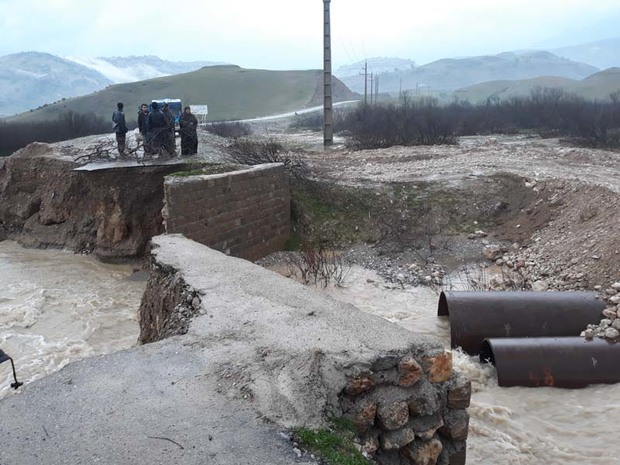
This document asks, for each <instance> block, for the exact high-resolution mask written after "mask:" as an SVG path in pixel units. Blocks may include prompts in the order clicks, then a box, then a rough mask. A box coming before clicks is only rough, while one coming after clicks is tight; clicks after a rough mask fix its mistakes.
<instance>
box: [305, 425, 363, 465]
mask: <svg viewBox="0 0 620 465" xmlns="http://www.w3.org/2000/svg"><path fill="white" fill-rule="evenodd" d="M293 435H294V436H295V438H296V439H297V440H298V441H299V442H300V443H301V445H302V446H303V447H304V448H306V449H308V450H310V451H311V452H313V453H314V454H315V455H318V456H319V457H321V458H322V459H323V460H325V461H326V462H327V463H328V464H329V465H369V464H371V463H372V462H371V461H369V460H368V459H366V457H364V456H363V455H362V453H361V452H360V451H359V450H357V448H356V447H355V445H354V442H353V441H354V439H355V437H356V433H355V427H354V426H353V423H351V422H350V421H349V420H347V419H345V418H332V419H331V427H330V428H327V429H319V430H310V429H307V428H296V429H294V430H293Z"/></svg>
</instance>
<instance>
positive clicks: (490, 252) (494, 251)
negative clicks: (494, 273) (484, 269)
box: [482, 244, 502, 261]
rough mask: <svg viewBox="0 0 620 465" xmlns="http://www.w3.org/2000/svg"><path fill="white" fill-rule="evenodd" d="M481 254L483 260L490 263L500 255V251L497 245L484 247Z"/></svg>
mask: <svg viewBox="0 0 620 465" xmlns="http://www.w3.org/2000/svg"><path fill="white" fill-rule="evenodd" d="M482 253H483V255H484V258H486V259H487V260H490V261H494V260H495V259H497V258H498V257H499V255H500V254H501V253H502V249H501V247H500V246H499V245H496V244H492V245H487V246H485V247H484V249H482Z"/></svg>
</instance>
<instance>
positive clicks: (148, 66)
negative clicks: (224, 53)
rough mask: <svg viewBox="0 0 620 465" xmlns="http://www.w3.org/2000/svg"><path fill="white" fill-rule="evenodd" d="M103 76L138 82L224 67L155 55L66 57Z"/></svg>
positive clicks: (213, 63) (117, 82)
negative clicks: (212, 67) (164, 58)
mask: <svg viewBox="0 0 620 465" xmlns="http://www.w3.org/2000/svg"><path fill="white" fill-rule="evenodd" d="M65 58H66V59H67V60H71V61H74V62H76V63H79V64H81V65H83V66H86V67H87V68H90V69H93V70H95V71H97V72H99V73H101V74H103V75H104V76H105V77H106V78H108V79H109V80H110V81H112V82H114V83H116V84H120V83H122V82H136V81H143V80H145V79H152V78H158V77H162V76H171V75H173V74H181V73H188V72H190V71H196V70H197V69H200V68H202V67H204V66H215V65H224V64H226V63H222V62H216V61H167V60H162V59H161V58H159V57H156V56H153V55H147V56H129V57H107V58H104V57H99V58H84V57H65Z"/></svg>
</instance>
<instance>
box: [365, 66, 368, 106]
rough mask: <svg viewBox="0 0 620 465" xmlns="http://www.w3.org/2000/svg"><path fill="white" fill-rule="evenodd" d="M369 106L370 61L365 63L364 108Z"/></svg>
mask: <svg viewBox="0 0 620 465" xmlns="http://www.w3.org/2000/svg"><path fill="white" fill-rule="evenodd" d="M367 105H368V60H365V61H364V106H367Z"/></svg>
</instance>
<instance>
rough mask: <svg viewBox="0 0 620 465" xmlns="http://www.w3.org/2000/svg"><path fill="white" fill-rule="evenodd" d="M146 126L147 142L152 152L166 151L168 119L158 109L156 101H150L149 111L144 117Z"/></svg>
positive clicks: (160, 153)
mask: <svg viewBox="0 0 620 465" xmlns="http://www.w3.org/2000/svg"><path fill="white" fill-rule="evenodd" d="M146 128H147V131H148V140H147V142H148V144H149V148H150V150H152V151H153V153H156V154H159V155H162V154H163V152H167V150H166V147H167V145H168V144H167V140H166V138H167V137H168V120H167V119H166V117H165V116H164V114H163V113H162V112H161V111H160V110H159V105H158V104H157V102H153V103H151V112H150V113H149V116H148V117H147V118H146Z"/></svg>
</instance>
